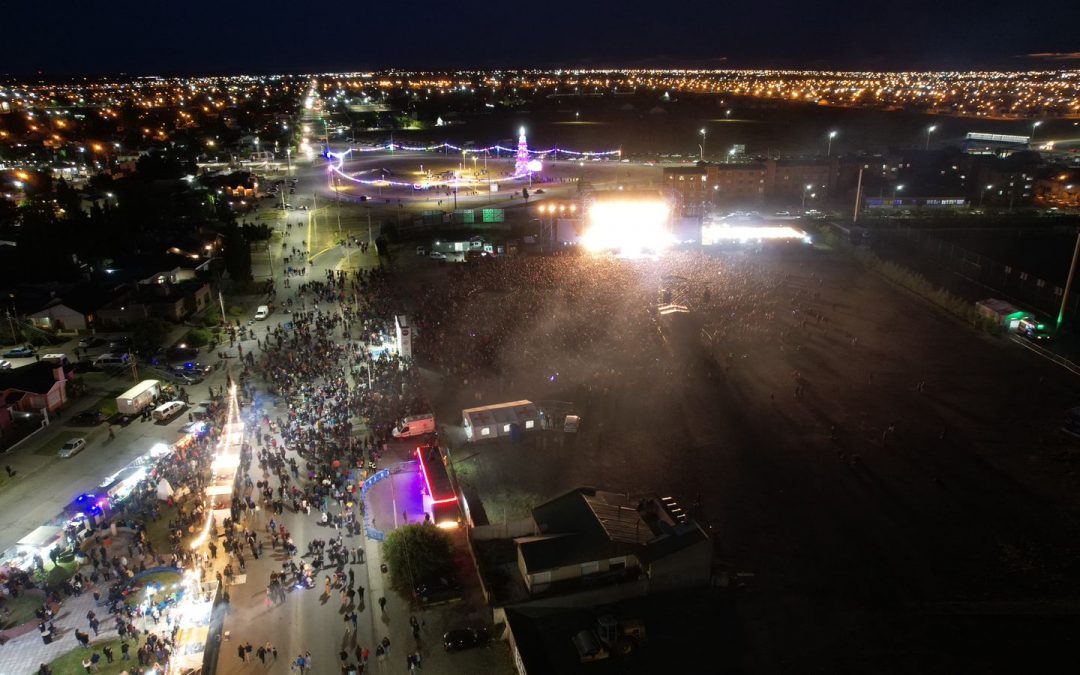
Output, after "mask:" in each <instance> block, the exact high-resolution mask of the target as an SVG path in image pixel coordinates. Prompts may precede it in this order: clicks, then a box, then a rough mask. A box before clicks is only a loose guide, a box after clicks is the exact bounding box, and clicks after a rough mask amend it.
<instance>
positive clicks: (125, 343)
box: [109, 337, 131, 352]
mask: <svg viewBox="0 0 1080 675" xmlns="http://www.w3.org/2000/svg"><path fill="white" fill-rule="evenodd" d="M109 349H111V350H113V351H117V352H126V351H128V350H129V349H131V338H129V337H117V338H113V339H111V340H109Z"/></svg>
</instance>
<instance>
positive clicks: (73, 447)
mask: <svg viewBox="0 0 1080 675" xmlns="http://www.w3.org/2000/svg"><path fill="white" fill-rule="evenodd" d="M85 447H86V439H85V438H72V439H70V440H69V441H68V442H67V443H64V446H63V447H62V448H60V452H58V453H56V454H57V456H59V457H71V456H73V455H77V454H79V453H80V452H82V449H83V448H85Z"/></svg>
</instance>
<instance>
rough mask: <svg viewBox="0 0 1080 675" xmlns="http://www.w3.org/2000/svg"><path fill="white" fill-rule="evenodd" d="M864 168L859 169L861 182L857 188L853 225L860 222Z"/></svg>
mask: <svg viewBox="0 0 1080 675" xmlns="http://www.w3.org/2000/svg"><path fill="white" fill-rule="evenodd" d="M862 172H863V170H862V167H861V166H860V167H859V182H858V184H857V185H856V186H855V215H854V216H852V218H851V224H852V225H854V224H855V223H857V222H859V204H860V203H862Z"/></svg>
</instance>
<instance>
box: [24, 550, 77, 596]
mask: <svg viewBox="0 0 1080 675" xmlns="http://www.w3.org/2000/svg"><path fill="white" fill-rule="evenodd" d="M44 558H45V571H44V572H34V579H36V580H38V581H41V579H42V577H44V579H45V585H46V586H47V587H48V588H49V589H50V590H51V589H53V588H57V587H58V586H59V585H60V584H62V583H63V582H64V580H65V579H70V578H71V577H73V576H75V559H74V558H72V559H71V560H66V561H65V560H64V559H63V558H58V559H57V560H58V562H57V564H55V565H54V564H53V562H52V560H50V559H49V557H48V556H44Z"/></svg>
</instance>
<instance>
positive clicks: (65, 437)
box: [34, 420, 90, 457]
mask: <svg viewBox="0 0 1080 675" xmlns="http://www.w3.org/2000/svg"><path fill="white" fill-rule="evenodd" d="M61 421H63V420H61ZM89 435H90V434H89V431H61V432H60V433H59V434H57V435H56V437H55V438H54V439H52V440H51V441H49V442H48V443H46V444H45V445H43V446H41V447H40V448H38V449H37V450H34V454H35V455H38V456H39V457H55V456H56V453H58V452H60V448H61V447H63V445H64V443H67V442H68V441H69V440H71V439H72V438H80V437H81V438H86V437H87V436H89ZM82 452H86V448H83V450H82ZM77 456H78V455H76V457H77Z"/></svg>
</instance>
